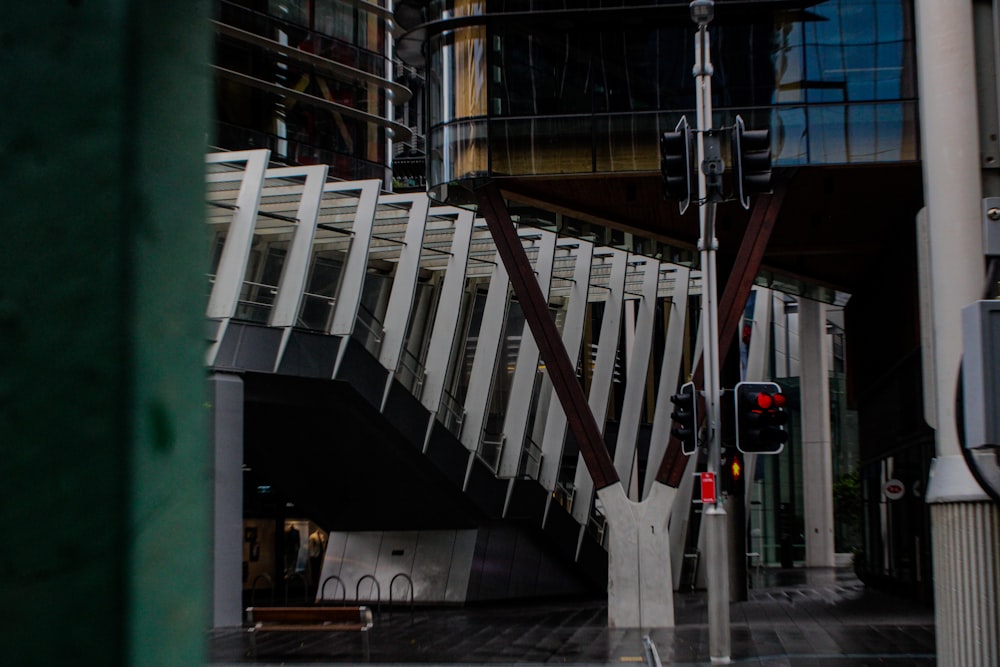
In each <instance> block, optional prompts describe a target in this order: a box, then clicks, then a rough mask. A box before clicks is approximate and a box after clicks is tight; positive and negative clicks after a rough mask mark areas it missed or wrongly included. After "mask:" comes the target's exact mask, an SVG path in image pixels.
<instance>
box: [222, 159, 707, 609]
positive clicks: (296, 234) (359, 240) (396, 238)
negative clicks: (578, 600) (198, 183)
mask: <svg viewBox="0 0 1000 667" xmlns="http://www.w3.org/2000/svg"><path fill="white" fill-rule="evenodd" d="M269 157H270V156H269V152H268V151H266V150H258V151H244V152H232V153H216V154H211V155H209V156H208V157H207V160H206V164H207V184H208V189H207V190H208V191H207V197H208V216H207V219H208V225H209V227H210V229H211V232H212V250H213V252H212V264H211V271H210V274H209V276H208V289H209V298H208V306H207V313H206V314H207V318H208V343H209V346H208V350H207V353H206V362H207V365H208V366H209V368H211V369H212V370H213V371H214V372H216V373H217V374H222V375H230V374H231V375H234V376H237V377H239V376H243V377H253V378H258V379H259V378H271V379H272V380H271V381H272V382H273V384H272V385H271V386H272V387H281V386H284V385H281V383H282V382H285V383H288V382H290V381H293V380H294V381H301V382H303V383H306V382H307V381H309V382H314V383H320V384H323V383H329V384H330V385H331V386H332V385H336V386H340V387H349V393H350V394H351V397H350V400H348V399H346V398H343V396H341V398H340V399H331V400H336V401H338V402H339V403H340V404H341V408H342V409H343V410H349V411H351V412H353V413H354V416H355V417H356V416H357V415H359V414H363V415H364V420H368V421H372V420H373V419H379V420H382V421H384V422H385V424H386V425H388V426H389V427H391V428H390V430H392V431H393V432H394V433H395V434H397V435H398V437H399V439H400V441H401V442H404V443H406V445H408V446H409V448H410V449H411V450H412V453H413V455H414V456H417V457H419V458H420V459H421V462H420V463H419V464H417V463H414V467H415V468H416V467H418V466H419V465H424V466H429V467H431V468H433V470H434V471H435V472H434V474H435V475H438V477H439V478H443V479H446V480H447V481H448V482H449V483H450V485H451V486H452V487H453V488H454V489H455V490H460V491H461V493H462V494H463V497H464V499H465V501H467V502H468V503H470V504H471V505H472V506H474V507H475V509H476V511H478V512H479V513H481V516H482V517H484V518H485V519H486V520H488V521H493V520H496V521H511V522H517V523H518V524H519V525H522V526H527V527H530V529H531V530H532V531H534V532H535V533H537V534H538V535H540V536H542V539H543V540H544V541H545V542H546V543H547V545H548V547H549V548H551V549H553V550H554V551H555V552H556V553H558V554H560V555H561V557H563V558H565V559H567V562H572V563H576V564H577V566H579V567H580V568H582V570H583V571H584V572H587V573H589V574H590V575H591V576H592V577H594V578H595V579H599V580H603V577H604V576H606V567H607V555H606V552H605V548H606V538H607V536H606V534H605V529H606V521H605V518H604V513H603V511H602V507H601V504H600V502H599V501H597V500H595V493H594V487H593V484H592V483H591V481H590V477H589V475H588V473H587V470H586V467H585V466H584V465H583V462H582V460H581V457H580V456H579V454H578V452H577V450H576V448H575V446H574V443H573V441H572V437H568V434H567V424H566V417H565V414H564V413H563V411H562V409H561V407H560V405H559V402H558V401H557V400H555V397H554V395H553V392H552V386H551V384H550V383H549V382H548V380H547V378H546V370H545V368H544V364H542V363H540V361H539V352H538V348H537V346H536V344H535V342H534V340H533V338H532V336H531V335H530V333H529V332H528V331H527V329H526V328H525V324H524V317H523V315H522V314H521V312H520V307H519V304H518V302H517V300H516V298H515V296H514V295H513V293H512V290H511V288H510V283H509V280H508V276H507V273H506V271H505V269H504V266H503V263H502V262H500V261H499V259H498V258H497V256H496V248H495V246H494V243H493V240H492V238H491V236H490V234H489V231H488V230H487V228H486V225H485V223H484V222H483V221H482V220H480V219H477V218H476V217H475V214H474V213H473V212H471V211H468V210H464V209H459V208H450V207H439V206H434V205H432V202H430V201H429V200H428V198H427V197H426V196H425V195H424V194H422V193H417V194H405V195H403V194H386V193H383V192H381V189H380V187H381V183H380V182H379V181H375V180H369V181H350V182H337V181H328V180H327V168H326V167H325V166H322V165H316V166H304V167H277V168H275V167H271V166H270V165H269ZM515 222H516V221H515ZM517 233H518V236H519V238H520V241H521V243H522V246H523V247H524V248H525V250H526V252H527V253H528V256H529V259H530V260H531V262H532V264H533V267H534V271H535V274H536V276H537V279H538V281H539V285H540V287H541V288H542V291H543V292H544V293H546V294H547V295H548V303H549V307H550V311H551V314H552V316H553V319H554V321H555V322H556V324H557V327H558V329H559V332H560V335H561V337H562V342H563V344H564V345H565V347H566V349H567V350H568V351H569V352H570V355H571V357H574V358H578V359H579V362H578V366H577V372H578V376H579V378H580V381H581V383H582V384H583V386H584V389H585V390H586V392H587V396H588V401H589V404H590V408H591V410H592V411H593V413H594V416H595V418H596V419H597V421H598V423H599V424H602V425H604V439H605V441H606V443H607V445H608V448H609V451H611V452H612V453H613V454H612V455H613V459H614V465H615V469H616V471H617V473H618V475H619V477H620V478H621V480H622V481H623V486H624V488H625V489H627V490H628V494H629V496H630V497H631V498H632V499H634V500H639V499H641V498H642V497H644V494H645V493H648V491H649V489H650V488H651V486H652V483H653V479H654V477H655V475H656V472H657V471H656V465H657V463H658V462H659V460H660V459H661V458H662V456H663V453H664V451H665V449H666V445H667V440H668V438H669V431H670V425H671V424H670V416H669V414H670V403H669V396H670V395H671V394H673V393H675V392H676V389H677V386H678V382H679V380H680V381H683V379H686V377H685V378H683V379H682V377H681V376H682V374H683V373H687V372H690V370H691V368H690V359H688V365H687V366H685V365H684V364H683V363H682V360H683V358H684V355H685V351H686V350H689V348H688V347H686V341H687V344H688V345H689V344H690V340H694V339H696V338H695V337H694V336H693V334H694V331H693V327H694V326H696V324H697V323H696V322H692V321H689V318H688V316H687V314H688V311H689V307H688V299H689V296H697V293H698V288H699V284H700V280H699V276H698V274H697V272H692V271H691V270H690V269H689V268H688V267H686V266H683V265H675V264H671V263H668V262H664V261H661V260H660V259H658V258H654V257H647V256H643V255H639V254H634V253H632V252H629V251H627V250H625V249H622V248H614V247H595V245H594V244H593V243H592V242H591V241H590V240H588V239H585V238H574V237H566V236H561V235H559V234H558V233H556V232H555V231H550V230H549V229H546V228H545V227H543V226H538V221H533V223H532V225H531V226H528V225H523V226H520V227H519V228H518V232H517ZM258 384H259V382H258ZM288 386H291V385H288ZM296 386H297V387H298V389H296V390H294V391H300V392H301V391H306V392H308V391H310V390H303V389H302V387H303V386H313V387H315V386H317V385H308V384H303V385H296ZM280 391H283V390H279V392H280ZM294 391H291V392H290V393H294ZM351 401H354V402H355V403H354V407H353V408H352V407H350V405H351ZM331 418H333V417H331ZM246 423H248V424H253V419H252V417H249V418H248V419H247V420H246ZM345 437H346V431H345ZM358 437H362V436H358ZM368 445H371V446H372V447H373V448H374V447H375V444H374V443H367V444H366V443H365V442H351V443H350V447H351V448H354V449H357V448H365V447H367V446H368ZM217 446H218V445H217ZM275 446H276V447H277V446H278V444H277V443H276V444H275ZM379 451H380V455H383V456H384V455H385V454H384V451H382V450H379ZM336 455H337V454H336V452H334V453H333V454H332V456H333V457H334V459H331V460H335V457H336ZM647 462H648V464H647ZM415 468H414V469H415ZM692 470H693V468H692ZM684 477H685V481H684V482H683V483H682V486H681V489H680V493H681V494H682V496H681V497H688V498H689V497H690V477H691V475H685V476H684ZM372 484H373V485H374V484H377V480H372ZM683 494H686V496H685V495H683ZM415 502H416V500H415ZM359 504H360V506H361V508H362V509H360V510H359V511H362V512H363V511H364V510H363V507H364V502H361V501H360V500H359ZM689 510H690V504H689V503H687V502H679V503H676V505H675V511H674V512H675V513H674V518H673V519H672V521H674V522H675V523H674V524H673V525H675V526H686V525H687V522H688V512H689ZM671 533H672V535H671V540H672V552H675V553H674V554H673V557H674V562H675V563H677V565H676V566H675V567H674V569H673V571H674V578H675V585H676V584H677V583H678V582H679V579H680V577H681V575H682V567H681V563H682V562H684V559H683V553H682V552H683V550H684V543H685V540H684V531H683V530H671ZM331 547H333V544H332V543H331ZM347 548H348V547H347V546H344V549H347ZM331 550H332V549H328V558H327V562H326V563H325V565H324V575H326V574H328V573H333V574H336V573H338V572H341V570H339V569H337V570H331V569H330V568H331V567H332V566H331V562H330V560H331V557H330V555H329V554H330V552H331ZM469 558H470V559H471V558H472V555H469ZM345 560H348V559H346V557H345ZM470 562H471V560H470ZM411 566H412V564H411ZM391 574H392V573H386V577H389V576H391ZM381 584H382V586H383V588H384V587H386V586H388V585H389V584H390V582H389V581H388V579H387V580H386V581H385V582H381ZM418 588H419V586H418ZM449 599H450V598H449Z"/></svg>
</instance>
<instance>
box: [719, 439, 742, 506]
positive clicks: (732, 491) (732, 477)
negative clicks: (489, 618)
mask: <svg viewBox="0 0 1000 667" xmlns="http://www.w3.org/2000/svg"><path fill="white" fill-rule="evenodd" d="M721 463H722V491H723V493H725V494H727V495H730V496H735V495H738V494H742V492H743V490H744V489H745V487H744V485H743V472H744V471H743V455H742V454H741V453H740V452H738V451H736V450H735V449H726V450H723V453H722V461H721Z"/></svg>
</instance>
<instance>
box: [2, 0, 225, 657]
mask: <svg viewBox="0 0 1000 667" xmlns="http://www.w3.org/2000/svg"><path fill="white" fill-rule="evenodd" d="M207 16H208V9H207V4H206V3H205V2H171V3H157V2H153V1H151V0H150V1H144V2H111V1H108V0H103V1H101V0H68V1H64V2H58V3H43V4H40V5H39V4H35V5H30V4H26V3H24V4H15V5H13V6H11V7H7V8H5V10H4V18H3V21H2V22H0V89H2V90H4V91H5V93H6V98H7V101H6V103H5V105H4V110H3V112H2V113H0V193H3V195H4V197H3V201H4V208H3V217H2V223H0V231H2V236H0V276H2V280H0V355H2V357H0V462H2V465H0V470H2V472H0V475H2V477H0V488H2V489H3V501H2V503H0V532H2V533H3V535H4V536H5V546H4V547H3V549H2V550H0V622H2V623H3V626H4V636H5V637H7V638H10V639H12V640H13V641H12V642H10V643H7V642H5V649H4V657H3V662H4V663H5V664H11V665H15V664H16V665H56V664H73V665H120V664H130V665H147V664H148V665H185V666H187V665H197V664H201V663H202V662H204V648H203V646H204V637H205V628H206V627H207V618H208V617H207V604H208V600H207V591H208V586H207V578H208V563H209V562H210V561H209V548H210V547H209V534H208V517H209V513H208V494H209V483H210V482H209V478H208V459H207V445H206V434H207V431H206V421H205V415H206V413H207V410H206V409H205V406H204V400H205V399H204V390H203V385H204V382H203V370H202V353H203V341H202V323H203V312H204V293H205V288H204V285H203V280H204V278H203V276H204V265H205V262H204V261H203V260H204V255H205V250H206V247H207V242H206V240H205V238H204V231H203V194H202V192H203V166H202V161H203V154H204V146H205V139H206V131H207V127H208V103H209V92H208V91H209V77H208V74H207V62H208V54H209V46H208V45H209V26H208V23H207Z"/></svg>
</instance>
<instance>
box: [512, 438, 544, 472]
mask: <svg viewBox="0 0 1000 667" xmlns="http://www.w3.org/2000/svg"><path fill="white" fill-rule="evenodd" d="M524 440H525V442H524V448H523V449H522V450H521V460H520V461H519V462H518V465H517V476H518V477H519V478H521V479H538V475H539V474H540V473H541V471H542V447H541V445H539V444H538V443H537V442H535V441H534V440H532V439H531V438H530V437H528V438H525V439H524Z"/></svg>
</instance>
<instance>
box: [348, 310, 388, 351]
mask: <svg viewBox="0 0 1000 667" xmlns="http://www.w3.org/2000/svg"><path fill="white" fill-rule="evenodd" d="M351 338H353V339H354V340H356V341H358V342H359V343H361V344H362V345H364V346H365V349H366V350H368V351H369V352H370V353H371V354H372V355H374V356H376V357H377V356H378V353H379V350H381V349H382V341H383V340H384V339H385V327H384V326H382V320H380V319H379V318H378V316H377V315H375V313H373V312H372V311H370V310H369V309H368V308H366V307H365V306H364V304H359V305H358V315H357V317H356V318H355V319H354V328H353V329H352V330H351Z"/></svg>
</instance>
